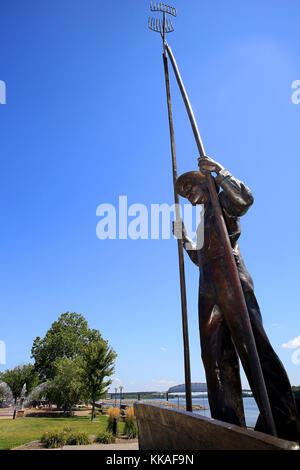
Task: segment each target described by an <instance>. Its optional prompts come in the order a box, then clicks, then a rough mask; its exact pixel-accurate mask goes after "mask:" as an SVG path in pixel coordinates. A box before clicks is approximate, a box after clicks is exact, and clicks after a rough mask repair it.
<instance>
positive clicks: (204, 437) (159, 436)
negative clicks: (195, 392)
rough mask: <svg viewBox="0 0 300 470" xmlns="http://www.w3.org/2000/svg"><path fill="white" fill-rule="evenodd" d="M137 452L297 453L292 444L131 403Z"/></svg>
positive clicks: (194, 416) (295, 444)
mask: <svg viewBox="0 0 300 470" xmlns="http://www.w3.org/2000/svg"><path fill="white" fill-rule="evenodd" d="M134 411H135V416H136V419H137V425H138V439H139V449H140V450H299V445H298V444H297V443H295V442H291V441H285V440H283V439H279V438H277V437H273V436H269V435H268V434H264V433H261V432H257V431H252V430H249V429H246V428H241V427H239V426H236V425H233V424H229V423H224V422H223V421H218V420H216V419H212V418H206V417H205V416H201V415H198V414H195V413H190V412H187V411H180V410H174V409H170V408H165V407H162V406H157V405H145V404H143V403H138V402H137V403H135V404H134Z"/></svg>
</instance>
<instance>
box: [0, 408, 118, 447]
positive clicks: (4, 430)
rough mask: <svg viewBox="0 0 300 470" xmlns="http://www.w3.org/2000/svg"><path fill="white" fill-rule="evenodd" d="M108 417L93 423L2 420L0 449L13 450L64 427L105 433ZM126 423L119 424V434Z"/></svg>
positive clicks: (85, 419) (80, 420) (73, 419)
mask: <svg viewBox="0 0 300 470" xmlns="http://www.w3.org/2000/svg"><path fill="white" fill-rule="evenodd" d="M106 425H107V416H97V417H96V418H95V420H94V421H93V422H91V419H90V417H88V416H80V417H77V416H76V417H66V418H63V417H59V418H16V419H1V420H0V449H1V450H4V449H12V448H13V447H17V446H20V445H22V444H26V442H30V441H36V440H38V439H40V438H41V437H42V435H43V434H44V432H46V431H56V430H57V431H62V430H63V428H64V427H70V428H71V429H72V431H73V430H74V431H85V432H87V433H88V434H97V433H98V432H101V431H105V430H106ZM123 428H124V423H123V422H121V423H119V424H118V432H119V433H121V432H122V431H123Z"/></svg>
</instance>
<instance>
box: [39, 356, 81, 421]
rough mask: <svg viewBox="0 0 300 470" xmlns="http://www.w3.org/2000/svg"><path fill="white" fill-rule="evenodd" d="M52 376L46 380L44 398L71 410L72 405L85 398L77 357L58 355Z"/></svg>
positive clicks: (79, 363)
mask: <svg viewBox="0 0 300 470" xmlns="http://www.w3.org/2000/svg"><path fill="white" fill-rule="evenodd" d="M53 369H54V373H55V375H54V378H53V379H50V380H48V385H47V388H46V390H45V393H44V394H45V396H46V398H47V399H48V400H49V401H50V402H52V403H56V404H57V405H58V406H64V411H65V412H66V411H69V412H70V413H71V412H72V405H74V404H75V403H78V402H79V401H80V400H82V399H85V398H86V393H85V390H84V385H83V382H82V363H81V360H80V358H79V357H77V358H75V359H69V358H67V357H64V358H63V357H59V358H57V359H56V360H55V361H54V363H53Z"/></svg>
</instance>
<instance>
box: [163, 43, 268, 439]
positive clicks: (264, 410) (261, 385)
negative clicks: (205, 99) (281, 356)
mask: <svg viewBox="0 0 300 470" xmlns="http://www.w3.org/2000/svg"><path fill="white" fill-rule="evenodd" d="M165 49H166V50H167V52H168V55H169V57H170V60H171V63H172V66H173V69H174V73H175V76H176V80H177V83H178V86H179V88H180V92H181V95H182V98H183V101H184V103H185V106H186V110H187V113H188V116H189V119H190V123H191V126H192V129H193V133H194V137H195V140H196V144H197V147H198V150H199V154H200V156H205V151H204V146H203V143H202V140H201V137H200V133H199V129H198V126H197V122H196V119H195V116H194V113H193V110H192V106H191V103H190V101H189V98H188V95H187V92H186V90H185V88H184V85H183V81H182V78H181V75H180V73H179V69H178V67H177V64H176V61H175V58H174V56H173V53H172V51H171V48H170V46H169V45H168V44H167V43H166V42H165ZM207 183H208V189H209V193H210V198H211V202H212V205H213V208H214V211H215V215H216V220H217V224H218V228H219V232H220V237H221V241H222V244H223V246H224V251H225V256H226V260H227V264H228V268H229V275H230V277H231V284H232V287H233V290H234V294H235V298H236V302H237V306H238V308H239V311H240V315H241V321H242V325H243V333H244V338H245V344H246V348H247V351H248V355H249V365H250V369H251V372H252V377H253V383H254V386H255V392H256V396H257V401H258V407H259V410H260V413H261V415H262V417H263V420H264V423H265V425H266V429H267V432H269V433H270V434H272V435H273V436H276V428H275V424H274V419H273V415H272V410H271V406H270V402H269V397H268V393H267V389H266V385H265V380H264V376H263V373H262V368H261V364H260V360H259V356H258V353H257V349H256V344H255V340H254V336H253V331H252V327H251V322H250V318H249V313H248V309H247V305H246V302H245V298H244V293H243V289H242V286H241V281H240V277H239V274H238V271H237V267H236V263H235V259H234V256H233V252H232V247H231V243H230V240H229V236H228V232H227V228H226V224H225V221H224V217H223V213H222V209H221V207H220V203H219V198H218V195H217V192H216V187H215V184H214V179H213V177H212V175H211V174H210V173H209V174H207Z"/></svg>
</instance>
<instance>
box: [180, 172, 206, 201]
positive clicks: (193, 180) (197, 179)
mask: <svg viewBox="0 0 300 470" xmlns="http://www.w3.org/2000/svg"><path fill="white" fill-rule="evenodd" d="M186 184H191V185H192V186H194V185H195V184H200V185H201V186H203V187H205V186H206V176H205V175H204V174H203V173H201V171H188V172H187V173H183V174H182V175H180V176H179V178H177V180H176V183H175V190H176V192H177V194H180V196H183V197H186V193H185V191H184V186H185V185H186Z"/></svg>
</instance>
